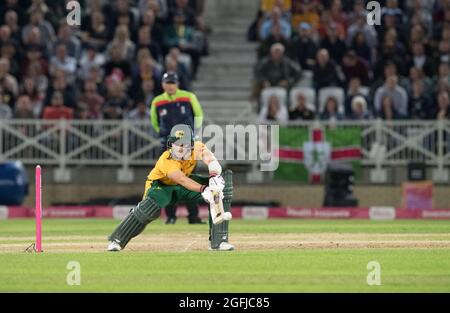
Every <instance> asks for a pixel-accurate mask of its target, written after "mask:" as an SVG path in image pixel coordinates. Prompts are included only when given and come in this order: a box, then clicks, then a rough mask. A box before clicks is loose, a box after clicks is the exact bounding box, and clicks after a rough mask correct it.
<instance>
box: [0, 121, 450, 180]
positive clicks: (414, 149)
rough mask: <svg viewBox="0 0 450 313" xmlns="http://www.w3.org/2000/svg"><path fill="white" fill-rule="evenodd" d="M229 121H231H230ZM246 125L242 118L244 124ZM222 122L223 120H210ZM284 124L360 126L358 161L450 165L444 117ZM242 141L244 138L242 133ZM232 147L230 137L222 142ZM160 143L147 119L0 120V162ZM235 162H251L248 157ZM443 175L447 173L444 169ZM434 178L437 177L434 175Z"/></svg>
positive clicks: (126, 154)
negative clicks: (413, 119)
mask: <svg viewBox="0 0 450 313" xmlns="http://www.w3.org/2000/svg"><path fill="white" fill-rule="evenodd" d="M230 124H231V123H230ZM246 125H248V123H247V124H246ZM216 126H218V127H221V128H225V125H216ZM281 126H288V127H303V128H311V127H322V128H329V127H339V128H346V127H352V128H354V127H358V128H360V129H361V147H362V164H363V165H367V166H373V167H375V168H376V169H379V170H380V169H382V168H385V167H388V166H403V165H407V164H408V163H409V162H411V161H421V162H424V163H426V164H427V165H428V166H430V167H432V168H434V169H435V170H436V175H437V176H439V175H441V178H442V179H441V180H444V178H443V176H445V175H446V171H447V169H446V167H447V166H449V165H450V122H449V121H382V120H373V121H363V122H359V121H358V122H354V121H342V122H337V123H336V124H330V123H322V122H318V121H314V122H292V123H289V124H286V125H281ZM247 142H248V139H247ZM228 144H229V145H230V147H233V148H234V149H238V150H239V149H241V148H242V149H244V148H245V147H244V148H243V147H241V148H239V145H237V147H238V148H236V145H235V143H234V142H231V143H230V142H226V143H225V145H228ZM160 146H161V143H160V141H159V139H158V138H157V136H156V134H155V133H154V131H153V129H152V127H151V125H150V123H149V122H135V121H128V120H120V121H103V120H96V121H84V120H83V121H77V120H73V121H65V120H59V121H44V120H2V121H0V162H2V161H8V160H21V161H22V162H23V163H24V164H28V165H35V164H43V165H54V166H57V167H58V168H59V169H61V170H63V169H65V168H66V167H68V166H73V165H77V166H80V165H89V166H100V165H102V166H103V165H112V166H120V167H121V168H122V169H127V168H129V167H130V166H140V165H147V166H148V165H150V164H153V163H154V162H155V161H156V160H157V158H158V156H159V153H160V151H161V150H160ZM239 163H244V164H245V163H247V164H249V165H250V164H251V165H254V164H255V163H257V161H256V162H255V161H254V160H240V161H239ZM447 176H448V173H447ZM436 180H439V178H437V179H436Z"/></svg>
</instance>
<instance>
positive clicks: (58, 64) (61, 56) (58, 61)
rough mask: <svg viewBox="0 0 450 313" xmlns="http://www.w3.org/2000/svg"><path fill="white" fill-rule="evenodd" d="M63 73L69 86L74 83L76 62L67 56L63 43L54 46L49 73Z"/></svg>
mask: <svg viewBox="0 0 450 313" xmlns="http://www.w3.org/2000/svg"><path fill="white" fill-rule="evenodd" d="M58 70H59V71H63V72H64V73H65V76H66V78H67V81H68V83H69V84H73V83H74V82H75V75H76V70H77V60H76V59H75V58H73V57H71V56H68V55H67V47H66V44H65V43H58V44H57V45H56V54H55V56H54V57H52V59H51V61H50V73H51V74H54V73H55V71H58Z"/></svg>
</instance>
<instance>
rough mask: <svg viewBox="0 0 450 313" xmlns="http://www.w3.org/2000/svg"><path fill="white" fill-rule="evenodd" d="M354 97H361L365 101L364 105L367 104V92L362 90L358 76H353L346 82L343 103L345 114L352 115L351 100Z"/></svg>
mask: <svg viewBox="0 0 450 313" xmlns="http://www.w3.org/2000/svg"><path fill="white" fill-rule="evenodd" d="M355 97H363V98H364V100H365V101H366V106H368V103H369V101H368V99H367V98H366V97H367V94H365V93H364V92H363V89H362V86H361V81H360V80H359V78H358V77H353V78H352V79H350V82H349V83H348V90H347V96H346V98H345V103H344V106H345V114H346V116H352V114H353V106H352V102H353V99H354V98H355Z"/></svg>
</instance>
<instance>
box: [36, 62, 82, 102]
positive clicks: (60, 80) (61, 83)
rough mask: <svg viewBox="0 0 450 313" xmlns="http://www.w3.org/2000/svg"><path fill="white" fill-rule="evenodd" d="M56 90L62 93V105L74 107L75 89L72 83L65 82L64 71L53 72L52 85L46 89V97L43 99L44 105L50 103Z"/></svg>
mask: <svg viewBox="0 0 450 313" xmlns="http://www.w3.org/2000/svg"><path fill="white" fill-rule="evenodd" d="M57 91H58V92H61V93H62V95H63V102H64V105H66V106H68V107H70V108H72V109H74V108H75V105H76V97H77V91H76V89H75V87H74V85H69V84H68V83H67V79H66V75H65V73H64V72H63V71H59V70H58V71H56V72H55V75H54V77H53V81H52V85H51V86H50V88H48V90H47V97H46V99H45V101H44V104H45V106H48V105H49V104H51V99H52V95H53V94H54V93H55V92H57Z"/></svg>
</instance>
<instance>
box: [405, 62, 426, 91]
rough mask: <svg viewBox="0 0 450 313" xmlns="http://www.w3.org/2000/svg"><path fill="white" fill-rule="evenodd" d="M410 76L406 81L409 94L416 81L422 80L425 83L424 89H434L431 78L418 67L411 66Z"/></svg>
mask: <svg viewBox="0 0 450 313" xmlns="http://www.w3.org/2000/svg"><path fill="white" fill-rule="evenodd" d="M408 78H409V79H408V81H407V82H405V89H406V92H407V93H408V95H410V94H411V93H412V85H413V83H414V82H415V81H421V82H422V83H423V88H424V90H427V92H431V91H432V90H433V86H432V81H431V79H430V78H428V77H426V76H425V75H424V73H423V71H422V70H420V69H418V68H416V67H411V68H410V70H409V77H408Z"/></svg>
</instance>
